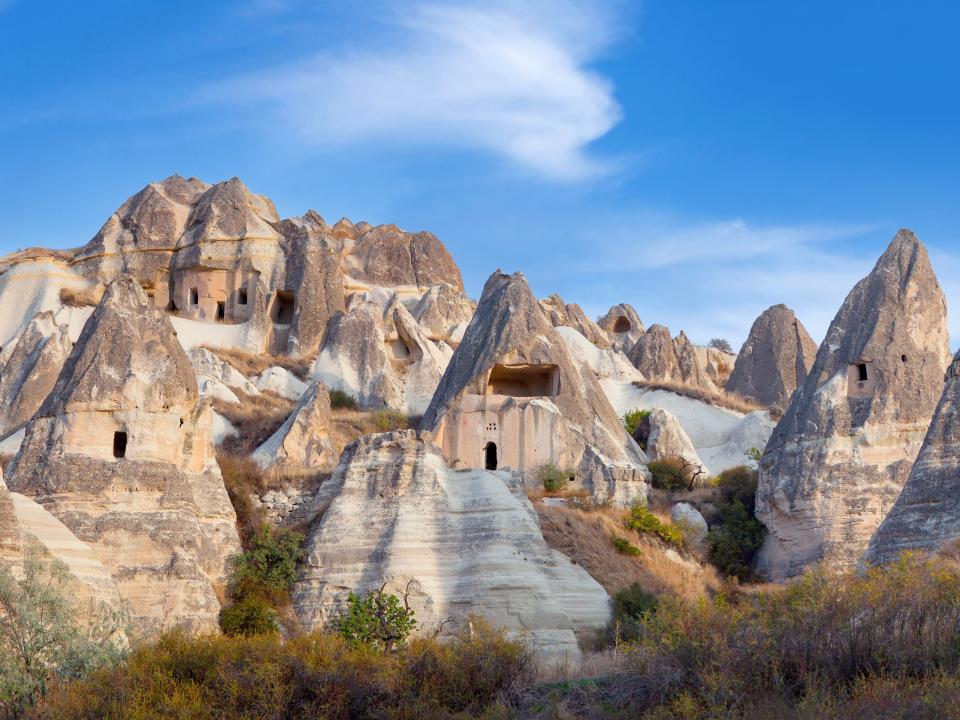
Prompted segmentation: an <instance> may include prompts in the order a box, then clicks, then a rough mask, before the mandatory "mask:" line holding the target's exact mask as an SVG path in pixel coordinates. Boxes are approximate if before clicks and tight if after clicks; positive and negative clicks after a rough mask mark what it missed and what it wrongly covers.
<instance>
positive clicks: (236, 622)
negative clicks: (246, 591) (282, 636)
mask: <svg viewBox="0 0 960 720" xmlns="http://www.w3.org/2000/svg"><path fill="white" fill-rule="evenodd" d="M220 629H221V630H222V631H223V633H224V634H225V635H231V636H237V635H241V636H244V637H250V636H253V635H265V634H268V633H273V632H277V631H278V630H279V629H280V616H279V615H278V614H277V611H276V610H275V609H274V608H273V606H272V605H271V604H270V601H269V600H267V599H266V598H264V597H263V596H261V595H248V596H246V597H244V598H242V599H241V600H239V601H238V602H235V603H233V604H231V605H228V606H227V607H225V608H224V609H223V610H221V611H220Z"/></svg>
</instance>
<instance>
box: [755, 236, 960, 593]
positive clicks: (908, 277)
mask: <svg viewBox="0 0 960 720" xmlns="http://www.w3.org/2000/svg"><path fill="white" fill-rule="evenodd" d="M949 361H950V351H949V339H948V336H947V308H946V301H945V299H944V296H943V291H942V290H941V289H940V284H939V283H938V282H937V278H936V276H935V275H934V272H933V268H932V267H931V266H930V260H929V257H928V256H927V251H926V249H925V248H924V247H923V245H922V244H921V243H920V241H919V240H917V238H916V236H915V235H914V234H913V233H912V232H910V231H909V230H901V231H900V232H898V233H897V235H896V237H895V238H894V239H893V242H891V244H890V246H889V247H888V248H887V250H886V252H885V253H884V254H883V256H882V257H881V258H880V259H879V261H878V262H877V264H876V266H875V267H874V269H873V271H872V272H871V273H870V274H869V275H868V276H867V277H866V278H864V279H863V280H861V281H860V282H859V283H857V285H856V286H855V287H854V288H853V290H851V291H850V294H849V295H847V298H846V300H845V301H844V303H843V305H842V306H841V308H840V310H839V312H838V313H837V316H836V317H835V318H834V320H833V322H832V323H831V325H830V329H829V330H828V331H827V335H826V338H825V339H824V341H823V343H822V344H821V346H820V349H819V351H818V352H817V357H816V361H815V362H814V364H813V367H812V369H811V370H810V373H809V374H808V375H807V378H806V380H805V382H804V383H803V385H801V386H800V387H799V388H798V389H797V391H796V392H795V393H794V395H793V399H792V400H791V402H790V406H789V409H788V410H787V411H786V413H784V415H783V417H782V418H781V420H780V422H779V423H778V424H777V427H776V429H775V430H774V432H773V435H772V436H771V437H770V441H769V443H768V444H767V447H766V451H765V453H764V457H763V460H762V462H761V463H760V478H759V487H758V489H757V517H758V518H759V519H760V520H761V521H762V522H763V523H764V525H766V526H767V529H768V530H769V534H768V535H767V538H766V540H765V542H764V545H763V548H762V549H761V551H760V553H759V557H758V570H759V571H760V572H762V573H763V574H765V575H766V576H767V577H769V578H770V579H781V578H785V577H789V576H791V575H796V574H798V573H800V572H802V571H803V569H804V568H806V567H807V566H809V565H810V564H811V563H814V562H817V561H819V560H826V561H828V562H829V563H830V564H831V565H833V566H836V567H849V566H850V565H852V564H853V563H854V562H855V561H856V560H857V559H858V558H859V557H860V556H861V555H862V554H863V552H864V550H866V548H867V543H868V541H869V540H870V537H871V535H873V533H874V531H875V530H876V529H877V527H878V526H879V525H880V522H881V521H882V520H883V518H884V517H885V516H886V514H887V513H888V512H889V511H890V509H891V508H892V507H893V504H894V502H895V501H896V499H897V496H898V495H899V494H900V491H901V490H902V489H903V486H904V483H905V482H906V480H907V476H908V474H909V473H910V468H911V467H912V465H913V462H914V460H915V459H916V457H917V453H918V452H919V451H920V446H921V443H922V442H923V437H924V435H925V434H926V430H927V427H928V426H929V425H930V420H931V417H932V415H933V411H934V409H935V407H936V405H937V401H938V399H939V398H940V396H941V394H942V390H943V377H944V371H945V369H946V366H947V364H948V363H949Z"/></svg>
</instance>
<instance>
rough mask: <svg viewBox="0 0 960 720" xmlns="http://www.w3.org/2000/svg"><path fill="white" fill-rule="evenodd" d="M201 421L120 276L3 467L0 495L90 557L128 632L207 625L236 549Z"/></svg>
mask: <svg viewBox="0 0 960 720" xmlns="http://www.w3.org/2000/svg"><path fill="white" fill-rule="evenodd" d="M212 423H213V416H212V412H211V410H210V406H209V403H208V401H206V400H202V399H201V398H200V396H199V393H198V390H197V383H196V380H195V378H194V373H193V369H192V366H191V364H190V360H189V359H188V358H187V356H186V354H185V352H184V350H183V348H182V347H181V346H180V344H179V343H178V342H177V339H176V337H175V336H174V333H173V328H172V326H171V324H170V319H169V318H168V317H167V316H166V315H165V314H164V313H163V312H162V311H161V310H160V309H159V308H157V307H156V306H154V305H153V304H152V303H151V302H150V301H149V299H148V298H147V296H146V295H145V294H144V292H143V290H142V289H141V287H140V284H139V283H138V282H137V281H136V280H135V279H134V278H132V277H130V276H126V275H121V276H120V277H119V278H118V279H117V280H115V281H114V282H113V283H112V284H111V285H110V286H109V288H108V289H107V291H106V293H105V294H104V296H103V299H102V300H101V301H100V304H99V305H98V306H97V309H96V310H95V311H94V313H93V315H92V316H91V317H90V319H89V321H88V322H87V324H86V326H85V327H84V330H83V332H82V333H81V335H80V338H79V340H78V341H77V343H76V345H75V346H74V348H73V351H72V352H71V354H70V357H69V358H68V359H67V362H66V364H65V365H64V368H63V370H62V371H61V373H60V376H59V378H58V379H57V382H56V385H55V386H54V388H53V390H52V391H51V393H50V395H49V396H48V397H47V399H46V401H45V402H44V404H43V406H42V407H41V408H40V410H39V411H38V412H37V414H36V416H35V417H34V418H33V420H31V421H30V423H29V424H28V425H27V428H26V435H25V438H24V441H23V445H22V446H21V448H20V451H19V453H18V454H17V456H16V457H15V458H14V460H13V462H12V463H11V465H10V468H9V485H10V489H11V490H13V491H15V492H18V493H22V494H23V495H26V496H29V497H30V498H32V499H33V500H35V501H36V502H37V503H39V504H40V505H42V506H43V508H44V509H45V510H46V511H48V512H49V513H50V514H51V515H52V516H53V517H55V518H57V519H58V520H59V521H60V522H62V523H63V524H64V525H65V526H66V527H67V528H69V529H70V531H71V532H72V533H73V534H74V535H75V536H76V537H77V538H78V539H79V540H80V541H82V542H84V543H86V544H87V545H89V546H90V548H91V549H92V550H93V553H94V555H95V557H96V558H97V559H98V560H99V561H100V562H101V563H102V564H103V566H104V567H106V568H107V569H108V571H109V572H110V575H111V577H112V578H113V581H114V582H115V584H116V586H117V588H118V590H119V592H120V595H121V597H122V598H123V599H124V600H125V601H126V602H127V603H129V605H130V609H131V615H132V621H133V624H134V627H135V629H136V630H137V631H138V632H142V633H147V634H152V633H155V632H158V631H161V630H164V629H167V628H170V627H174V626H181V625H182V626H186V627H189V628H193V629H202V628H211V627H214V626H215V624H216V619H217V614H218V612H219V610H220V604H219V602H218V600H217V592H216V591H217V589H218V587H220V586H222V585H223V583H224V582H225V573H226V561H227V558H228V557H229V556H230V555H231V554H233V553H235V552H237V551H239V549H240V542H239V538H238V536H237V531H236V528H235V523H236V515H235V513H234V511H233V507H232V506H231V504H230V500H229V498H228V497H227V492H226V490H225V488H224V485H223V479H222V477H221V475H220V469H219V467H218V466H217V463H216V459H215V457H214V452H213V444H212V440H211V434H212Z"/></svg>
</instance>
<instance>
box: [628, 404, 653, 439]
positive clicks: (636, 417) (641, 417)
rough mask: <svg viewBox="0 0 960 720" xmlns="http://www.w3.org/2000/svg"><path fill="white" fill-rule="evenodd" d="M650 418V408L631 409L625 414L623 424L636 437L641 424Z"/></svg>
mask: <svg viewBox="0 0 960 720" xmlns="http://www.w3.org/2000/svg"><path fill="white" fill-rule="evenodd" d="M649 419H650V411H649V410H631V411H630V412H628V413H625V414H624V416H623V425H624V427H626V428H627V432H628V433H629V434H630V436H631V437H634V438H635V437H636V432H637V430H638V429H639V428H640V426H641V425H642V424H643V423H645V422H646V421H647V420H649Z"/></svg>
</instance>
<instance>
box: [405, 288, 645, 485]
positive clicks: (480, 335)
mask: <svg viewBox="0 0 960 720" xmlns="http://www.w3.org/2000/svg"><path fill="white" fill-rule="evenodd" d="M421 428H422V429H425V430H429V431H431V432H433V433H434V434H435V436H436V438H437V444H438V445H439V446H440V447H441V448H442V451H443V455H444V457H445V458H446V459H447V462H448V463H450V465H451V466H453V467H456V468H487V469H496V468H501V467H510V468H513V469H515V470H519V471H521V472H522V473H523V474H524V475H525V476H526V477H527V478H528V479H531V478H533V476H534V474H535V471H536V469H537V468H538V467H539V466H541V465H545V464H551V465H555V466H557V467H559V468H562V469H565V470H569V471H570V473H571V476H572V477H573V478H574V486H579V487H581V488H583V489H584V490H586V491H587V492H589V493H591V494H592V495H593V496H594V497H596V498H597V499H609V500H613V501H616V502H630V501H632V500H634V499H638V498H641V499H642V498H643V497H645V493H646V485H645V483H644V480H645V479H646V478H647V477H648V475H649V473H648V472H647V471H646V468H645V464H646V456H645V455H644V454H643V452H642V451H641V450H640V448H639V447H638V446H637V445H636V443H635V442H634V441H633V439H632V438H631V437H630V436H629V435H628V434H627V432H626V430H625V429H624V426H623V423H622V421H621V420H620V418H619V417H618V416H617V414H616V412H615V411H614V410H613V408H612V407H611V405H610V403H609V401H608V400H607V397H606V395H605V394H604V392H603V390H602V389H601V387H600V384H599V382H598V381H597V378H596V375H595V374H594V372H593V371H592V370H591V369H590V367H589V366H587V365H579V364H578V363H576V362H574V360H573V359H572V357H571V356H570V351H569V350H568V348H567V345H566V343H565V342H564V340H563V339H562V337H561V336H560V334H559V333H558V331H557V329H556V328H554V327H553V325H552V323H551V322H550V321H549V320H548V319H547V317H546V315H545V314H544V312H543V309H542V307H541V305H540V304H539V303H538V302H537V301H536V299H535V298H534V297H533V294H532V293H531V292H530V287H529V286H528V285H527V281H526V278H524V276H523V275H522V274H521V273H515V274H514V275H505V274H504V273H501V272H499V271H497V272H495V273H494V274H493V275H491V276H490V278H489V279H488V280H487V282H486V285H485V286H484V289H483V295H482V296H481V298H480V302H479V303H478V305H477V310H476V312H475V313H474V316H473V319H472V320H471V321H470V325H469V327H468V328H467V330H466V332H465V333H464V336H463V340H462V341H461V342H460V344H459V345H458V347H457V349H456V351H455V352H454V354H453V357H452V358H451V360H450V364H449V365H448V366H447V369H446V372H445V373H444V375H443V378H442V379H441V380H440V384H439V386H438V388H437V392H436V394H435V395H434V396H433V399H432V400H431V402H430V406H429V408H427V411H426V413H425V415H424V417H423V421H422V424H421Z"/></svg>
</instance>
